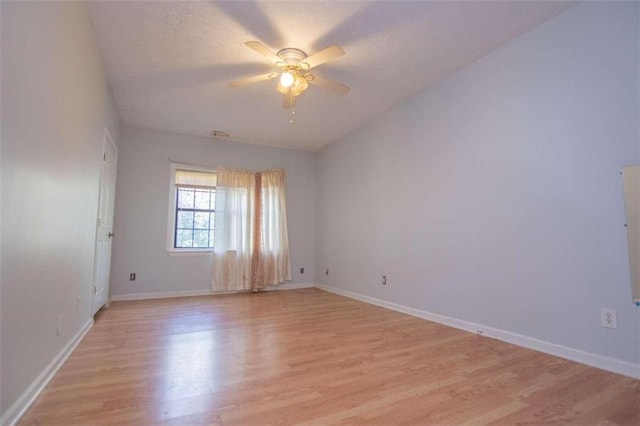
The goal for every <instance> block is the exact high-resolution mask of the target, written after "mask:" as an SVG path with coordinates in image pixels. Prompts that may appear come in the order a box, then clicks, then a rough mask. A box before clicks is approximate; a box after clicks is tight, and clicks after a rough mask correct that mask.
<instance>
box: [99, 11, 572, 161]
mask: <svg viewBox="0 0 640 426" xmlns="http://www.w3.org/2000/svg"><path fill="white" fill-rule="evenodd" d="M573 4H574V3H567V2H547V1H545V2H540V1H529V2H516V1H504V2H496V1H466V2H454V1H448V2H445V1H441V2H391V1H388V2H380V1H376V2H371V1H360V2H329V1H305V2H273V1H269V2H186V3H185V2H110V1H102V2H93V3H90V5H89V12H90V15H91V18H92V21H93V24H94V27H95V31H96V34H97V38H98V43H99V45H100V49H101V52H102V56H103V58H104V61H105V66H106V70H107V76H108V79H109V82H110V84H111V87H112V90H113V93H114V96H115V99H116V103H117V105H118V109H119V111H120V115H121V117H122V120H123V121H124V123H126V124H131V125H135V126H140V127H146V128H152V129H159V130H167V131H171V132H176V133H185V134H192V135H199V136H209V134H210V132H211V131H212V130H214V129H219V130H224V131H226V132H228V133H230V135H231V139H233V140H239V141H246V142H252V143H258V144H264V145H271V146H278V147H289V148H298V149H305V150H317V149H319V148H321V147H322V146H324V145H327V144H329V143H331V142H333V141H335V140H337V139H339V138H340V137H342V136H344V135H346V134H348V133H349V132H351V131H353V130H354V129H356V128H358V127H359V126H361V125H362V124H363V123H364V122H365V121H367V120H368V119H371V118H372V117H374V116H376V115H377V114H379V113H381V112H382V111H384V110H386V109H388V108H390V107H391V106H392V105H394V104H395V103H397V102H398V101H400V100H401V99H403V98H405V97H407V96H409V95H411V94H413V93H415V92H418V91H421V90H423V89H424V88H426V87H428V86H429V85H431V84H433V83H435V82H437V81H438V80H441V79H443V78H444V77H446V76H448V75H450V74H452V73H453V72H455V71H456V70H458V69H460V68H462V67H464V66H465V65H467V64H469V63H471V62H473V61H475V60H476V59H478V58H480V57H482V56H484V55H486V54H487V53H489V52H490V51H492V50H494V49H495V48H497V47H499V46H501V45H503V44H505V43H507V42H508V41H509V40H511V39H513V38H514V37H516V36H518V35H520V34H522V33H524V32H526V31H528V30H530V29H531V28H533V27H535V26H536V25H539V24H541V23H542V22H544V21H546V20H548V19H550V18H551V17H553V16H555V15H557V14H558V13H560V12H562V11H564V10H566V9H568V8H569V7H571V6H572V5H573ZM249 40H258V41H261V42H262V43H264V44H265V45H267V46H268V47H269V48H271V49H272V50H273V51H274V52H276V51H278V50H279V49H281V48H284V47H296V48H299V49H302V50H304V51H305V52H307V54H313V53H314V52H316V51H318V50H320V49H323V48H325V47H327V46H329V45H332V44H337V45H340V46H342V47H343V48H344V50H345V51H346V55H345V56H343V57H341V58H338V59H337V60H335V61H333V62H330V63H326V64H324V65H321V66H319V67H318V68H316V71H317V73H318V74H319V75H322V76H324V77H328V78H331V79H334V80H337V81H339V82H342V83H344V84H346V85H348V86H350V87H351V91H350V92H349V93H348V94H347V96H345V97H340V96H337V95H334V94H332V93H330V92H328V91H326V90H324V89H321V88H318V87H314V86H312V87H310V88H309V90H307V92H305V93H304V94H302V95H301V96H300V97H299V98H298V99H297V105H296V108H295V112H296V114H295V120H294V123H293V124H290V123H289V119H290V110H284V109H283V108H282V96H281V95H280V94H279V93H278V92H277V91H276V90H275V86H276V80H271V81H265V82H261V83H256V84H253V85H250V86H244V87H240V88H231V87H229V86H228V85H227V82H229V81H231V80H235V79H238V78H241V77H245V76H250V75H253V74H260V73H267V72H269V71H271V70H272V69H273V67H272V66H270V65H269V63H268V62H267V61H266V60H265V59H264V58H263V57H261V56H260V55H258V54H257V53H256V52H254V51H252V50H251V49H249V48H247V47H246V46H244V44H243V43H244V42H245V41H249Z"/></svg>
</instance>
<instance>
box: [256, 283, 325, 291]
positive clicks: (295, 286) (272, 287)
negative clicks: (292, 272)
mask: <svg viewBox="0 0 640 426" xmlns="http://www.w3.org/2000/svg"><path fill="white" fill-rule="evenodd" d="M313 287H315V284H313V283H311V284H309V283H284V284H278V285H268V286H267V288H266V291H279V290H299V289H301V288H313Z"/></svg>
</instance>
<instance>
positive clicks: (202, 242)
mask: <svg viewBox="0 0 640 426" xmlns="http://www.w3.org/2000/svg"><path fill="white" fill-rule="evenodd" d="M193 246H194V247H209V231H206V230H205V231H193Z"/></svg>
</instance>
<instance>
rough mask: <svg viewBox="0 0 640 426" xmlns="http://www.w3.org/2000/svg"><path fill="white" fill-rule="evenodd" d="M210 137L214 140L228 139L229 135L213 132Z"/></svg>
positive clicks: (218, 131) (220, 131) (219, 131)
mask: <svg viewBox="0 0 640 426" xmlns="http://www.w3.org/2000/svg"><path fill="white" fill-rule="evenodd" d="M211 136H213V137H214V138H228V137H229V133H227V132H223V131H222V130H214V131H213V132H211Z"/></svg>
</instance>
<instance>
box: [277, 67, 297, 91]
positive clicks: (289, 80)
mask: <svg viewBox="0 0 640 426" xmlns="http://www.w3.org/2000/svg"><path fill="white" fill-rule="evenodd" d="M294 80H295V79H294V77H293V74H292V73H290V72H289V71H285V72H283V73H282V75H281V76H280V84H282V85H283V86H284V87H291V85H292V84H293V81H294Z"/></svg>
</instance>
